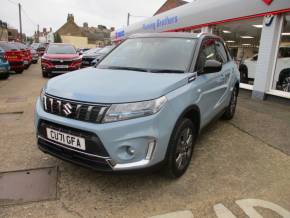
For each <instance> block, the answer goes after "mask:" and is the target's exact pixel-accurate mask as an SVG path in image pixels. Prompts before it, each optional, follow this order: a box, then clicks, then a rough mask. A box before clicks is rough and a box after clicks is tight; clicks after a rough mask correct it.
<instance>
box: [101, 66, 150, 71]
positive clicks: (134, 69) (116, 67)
mask: <svg viewBox="0 0 290 218" xmlns="http://www.w3.org/2000/svg"><path fill="white" fill-rule="evenodd" d="M100 68H102V67H100ZM104 69H112V70H132V71H141V72H149V70H147V69H144V68H138V67H118V66H108V67H104Z"/></svg>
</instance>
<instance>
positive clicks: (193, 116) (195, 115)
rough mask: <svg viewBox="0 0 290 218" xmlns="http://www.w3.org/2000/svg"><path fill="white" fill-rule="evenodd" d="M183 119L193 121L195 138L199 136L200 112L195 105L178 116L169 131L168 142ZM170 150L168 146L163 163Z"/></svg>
mask: <svg viewBox="0 0 290 218" xmlns="http://www.w3.org/2000/svg"><path fill="white" fill-rule="evenodd" d="M183 118H189V119H190V120H192V121H193V123H194V124H195V125H196V126H197V128H196V136H197V135H198V134H199V132H200V110H199V107H198V106H197V105H195V104H193V105H190V106H188V107H187V108H186V109H185V110H183V112H182V113H181V114H180V115H179V117H178V119H177V120H176V122H175V124H174V127H173V129H172V131H171V134H170V141H171V139H172V137H173V134H174V130H175V129H176V128H177V126H178V124H179V123H180V122H181V120H182V119H183ZM170 149H171V145H170V144H168V147H167V150H166V156H165V159H164V161H165V162H166V161H167V158H168V155H169V151H170Z"/></svg>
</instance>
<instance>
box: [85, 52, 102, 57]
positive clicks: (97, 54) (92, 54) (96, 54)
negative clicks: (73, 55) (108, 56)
mask: <svg viewBox="0 0 290 218" xmlns="http://www.w3.org/2000/svg"><path fill="white" fill-rule="evenodd" d="M101 56H104V54H101V53H91V54H83V57H86V58H97V57H101Z"/></svg>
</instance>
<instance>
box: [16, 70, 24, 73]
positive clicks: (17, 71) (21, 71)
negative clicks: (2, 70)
mask: <svg viewBox="0 0 290 218" xmlns="http://www.w3.org/2000/svg"><path fill="white" fill-rule="evenodd" d="M23 71H24V70H23V69H21V70H15V73H18V74H21V73H23Z"/></svg>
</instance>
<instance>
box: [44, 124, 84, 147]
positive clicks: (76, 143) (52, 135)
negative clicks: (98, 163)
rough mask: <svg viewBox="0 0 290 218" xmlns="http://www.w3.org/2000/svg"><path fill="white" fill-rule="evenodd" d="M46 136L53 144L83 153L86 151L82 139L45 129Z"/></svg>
mask: <svg viewBox="0 0 290 218" xmlns="http://www.w3.org/2000/svg"><path fill="white" fill-rule="evenodd" d="M46 134H47V138H48V139H50V140H52V141H54V142H58V143H61V144H64V145H67V146H70V147H73V148H77V149H80V150H83V151H84V150H86V141H85V139H84V138H81V137H77V136H74V135H71V134H67V133H63V132H60V131H57V130H54V129H50V128H46Z"/></svg>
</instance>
